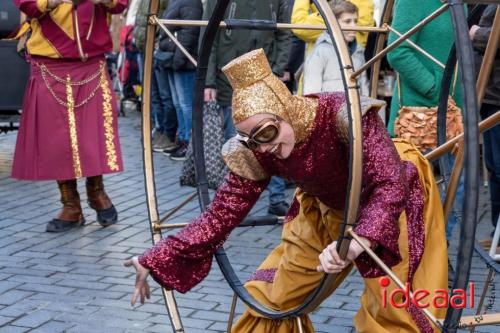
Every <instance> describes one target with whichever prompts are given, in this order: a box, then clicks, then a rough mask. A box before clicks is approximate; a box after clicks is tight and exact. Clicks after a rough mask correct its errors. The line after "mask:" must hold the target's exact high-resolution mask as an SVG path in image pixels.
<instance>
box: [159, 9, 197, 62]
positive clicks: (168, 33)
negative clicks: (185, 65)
mask: <svg viewBox="0 0 500 333" xmlns="http://www.w3.org/2000/svg"><path fill="white" fill-rule="evenodd" d="M150 20H151V21H153V22H154V23H156V24H158V25H159V26H160V28H162V29H163V31H165V33H166V34H167V36H168V38H170V39H171V40H172V42H174V44H175V45H176V46H177V47H178V48H179V50H181V52H182V53H184V55H185V56H186V58H188V59H189V61H191V63H192V64H193V65H194V67H197V66H198V63H197V62H196V60H194V58H193V57H192V56H191V54H189V52H188V51H187V50H186V49H185V48H184V46H182V44H181V43H180V42H179V41H178V40H177V38H175V36H174V34H173V33H171V32H170V30H168V28H167V27H166V26H165V25H164V24H163V23H162V22H160V20H159V19H158V16H156V15H153V16H151V17H150Z"/></svg>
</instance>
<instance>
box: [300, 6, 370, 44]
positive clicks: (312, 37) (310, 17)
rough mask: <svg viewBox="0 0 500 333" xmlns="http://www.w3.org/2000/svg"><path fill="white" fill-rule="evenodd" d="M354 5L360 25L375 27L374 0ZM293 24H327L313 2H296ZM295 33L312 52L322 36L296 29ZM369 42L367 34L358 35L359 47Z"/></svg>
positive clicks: (317, 32) (360, 33) (315, 31)
mask: <svg viewBox="0 0 500 333" xmlns="http://www.w3.org/2000/svg"><path fill="white" fill-rule="evenodd" d="M332 1H333V2H341V1H342V0H340V1H339V0H332ZM350 2H352V3H353V4H355V5H356V7H358V10H359V14H358V15H359V17H358V25H359V26H360V27H373V26H374V25H375V19H374V17H373V11H374V4H373V0H350ZM291 22H292V23H293V24H312V25H322V24H325V22H324V20H323V17H321V15H320V13H319V11H318V9H317V8H316V6H315V5H314V4H313V3H312V2H311V0H295V3H294V5H293V10H292V18H291ZM292 31H293V33H294V34H295V35H296V36H297V37H299V38H300V39H302V40H303V41H304V42H306V43H308V48H307V50H310V49H311V50H312V46H314V42H316V39H318V37H319V35H321V31H320V30H300V29H294V30H292ZM367 40H368V33H367V32H358V33H357V34H356V41H357V42H358V44H359V45H362V46H363V47H364V46H366V42H367ZM306 52H307V51H306Z"/></svg>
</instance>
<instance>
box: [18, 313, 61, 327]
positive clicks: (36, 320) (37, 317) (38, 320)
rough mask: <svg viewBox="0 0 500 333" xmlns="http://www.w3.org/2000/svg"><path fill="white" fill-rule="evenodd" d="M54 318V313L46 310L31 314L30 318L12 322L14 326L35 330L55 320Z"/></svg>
mask: <svg viewBox="0 0 500 333" xmlns="http://www.w3.org/2000/svg"><path fill="white" fill-rule="evenodd" d="M53 316H54V313H53V312H49V311H46V310H40V311H35V312H31V313H30V314H29V315H28V316H24V317H22V318H21V319H18V320H16V321H14V322H12V325H16V326H24V327H31V328H34V327H38V326H41V325H42V324H44V323H46V322H48V321H49V320H51V319H52V318H53Z"/></svg>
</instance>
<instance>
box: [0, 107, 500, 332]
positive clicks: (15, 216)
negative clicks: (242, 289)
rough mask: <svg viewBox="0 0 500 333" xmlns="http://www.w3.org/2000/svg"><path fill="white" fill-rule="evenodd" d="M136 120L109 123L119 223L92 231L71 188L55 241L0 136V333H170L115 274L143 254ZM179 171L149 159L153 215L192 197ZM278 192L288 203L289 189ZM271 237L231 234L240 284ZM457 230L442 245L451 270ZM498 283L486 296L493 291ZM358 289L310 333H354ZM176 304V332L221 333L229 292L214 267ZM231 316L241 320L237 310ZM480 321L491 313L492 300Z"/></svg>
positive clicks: (261, 232) (110, 187)
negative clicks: (155, 204)
mask: <svg viewBox="0 0 500 333" xmlns="http://www.w3.org/2000/svg"><path fill="white" fill-rule="evenodd" d="M139 120H140V119H139V114H138V113H137V112H135V111H129V112H128V113H127V116H126V117H121V118H119V121H120V135H121V142H122V149H123V156H124V163H125V172H123V173H120V174H114V175H110V176H105V185H106V189H107V192H108V194H109V195H110V197H111V198H112V200H113V202H114V204H115V206H116V207H117V209H118V211H119V222H118V223H117V224H116V225H113V226H111V227H108V228H102V227H101V226H100V225H99V224H98V223H97V222H96V220H95V219H96V217H95V213H94V211H93V210H91V209H90V208H89V207H88V205H87V203H86V195H85V191H84V183H83V182H82V181H80V183H79V189H80V194H81V197H82V205H83V209H84V212H85V218H86V221H87V223H86V225H85V226H84V227H82V228H79V229H77V230H73V231H70V232H67V233H64V234H51V233H46V232H45V225H46V223H47V222H48V221H49V220H50V219H52V218H53V217H55V215H56V214H57V212H58V210H59V208H60V203H59V194H58V189H57V186H56V183H55V182H53V181H50V182H25V181H16V180H14V179H12V178H10V172H11V165H12V155H13V151H14V145H15V140H16V134H17V132H9V133H8V134H0V333H3V332H9V333H17V332H33V333H35V332H37V333H38V332H47V333H57V332H106V333H114V332H117V333H118V332H130V333H132V332H164V333H170V332H172V331H173V330H172V328H171V327H170V321H169V318H168V316H167V314H166V308H165V305H164V301H163V297H162V294H161V291H160V289H159V288H158V286H157V284H156V283H154V282H153V281H152V280H151V279H150V282H151V283H152V286H153V287H154V289H153V292H152V297H151V299H150V300H149V301H148V302H147V303H146V304H145V305H142V306H141V305H140V306H136V307H135V308H132V307H131V305H130V297H131V294H132V291H133V285H134V276H135V274H134V272H133V270H132V269H128V268H125V267H123V265H122V262H123V260H124V259H127V258H130V257H132V256H134V255H138V254H141V253H142V252H143V251H144V250H145V249H146V248H147V247H149V246H151V237H150V231H149V222H148V216H147V207H146V200H145V198H146V197H145V190H144V176H143V162H142V151H141V149H142V148H141V143H140V138H141V133H140V128H139V126H138V124H139ZM42 149H43V147H42ZM181 166H182V163H181V162H173V161H171V160H170V159H169V158H167V157H165V156H163V155H162V154H155V172H156V188H157V193H158V200H159V211H160V216H163V215H165V213H166V211H167V210H168V209H170V208H172V207H175V206H176V205H178V204H179V203H180V202H182V201H183V200H184V199H185V198H186V196H187V195H189V194H190V193H192V192H193V191H194V190H193V189H192V188H181V187H180V186H179V177H178V176H179V173H180V169H181ZM288 191H289V193H288V194H289V195H291V191H292V190H288ZM487 202H488V192H487V188H483V187H481V201H480V216H481V220H480V224H479V229H478V235H477V238H478V239H481V238H483V237H484V236H486V235H487V234H488V232H489V231H490V222H489V220H490V217H489V212H487V210H488V207H487V205H488V204H487ZM267 203H268V201H267V194H265V196H263V198H261V200H260V201H259V203H258V204H257V206H256V207H255V208H254V211H253V212H254V213H258V214H259V215H262V214H265V213H266V210H267ZM198 212H199V209H198V203H197V200H194V201H192V202H191V203H190V204H188V205H187V206H186V207H184V208H183V209H181V210H180V211H179V212H178V213H177V214H176V215H175V217H174V218H173V219H172V222H188V221H189V219H191V218H193V217H194V216H196V215H197V214H198ZM280 229H281V228H280V227H279V226H273V227H258V228H238V229H236V230H235V231H234V232H233V233H232V235H231V237H230V239H229V240H228V242H227V243H226V249H227V250H228V255H229V257H230V258H231V260H232V262H233V264H234V266H235V268H236V269H237V271H238V274H239V276H240V279H242V280H245V279H246V278H248V277H249V275H250V274H251V273H252V272H253V271H254V269H255V268H256V267H257V265H258V264H259V263H260V262H261V260H263V259H264V258H265V256H266V255H267V254H268V253H269V252H270V251H271V249H272V248H273V247H274V246H276V245H277V244H278V242H279V238H280V232H281V230H280ZM456 229H458V228H456ZM457 231H458V230H455V237H454V241H453V242H452V246H451V254H452V255H451V258H452V260H453V261H455V260H456V246H457V240H458V232H457ZM486 274H487V269H486V265H485V264H484V262H483V261H482V260H480V259H479V257H477V255H476V256H475V259H474V262H473V268H472V274H471V281H474V282H475V283H476V306H477V303H478V302H477V301H478V300H479V296H480V295H481V290H482V287H483V283H484V280H485V278H486ZM498 280H500V278H498V277H497V282H496V283H495V288H496V290H500V283H499V282H498ZM363 288H364V286H363V282H362V279H361V277H360V276H359V274H358V273H357V272H354V273H352V274H351V276H350V277H349V278H348V279H347V280H346V281H345V282H344V283H343V284H342V285H341V287H340V288H339V289H338V290H337V291H336V292H335V294H334V295H333V296H332V297H330V298H329V299H328V300H327V301H326V302H325V303H324V304H323V305H322V306H321V307H320V308H319V309H318V310H317V311H315V312H314V313H313V314H312V320H313V322H314V323H315V327H316V329H317V331H318V332H325V333H326V332H329V333H330V332H334V333H344V332H345V333H349V332H355V330H354V328H353V323H352V319H353V317H354V315H355V314H356V311H357V309H358V307H359V296H360V295H361V293H362V291H363ZM176 297H177V303H178V305H179V308H180V313H181V316H182V321H183V324H184V326H185V331H186V333H201V332H225V330H226V327H227V319H228V312H229V308H230V304H231V300H232V291H231V290H230V288H229V287H228V285H227V283H226V282H225V280H224V279H223V277H222V274H221V273H220V271H219V269H218V267H217V265H216V264H215V262H214V265H213V269H212V271H211V273H210V275H209V276H208V278H207V279H206V280H205V281H204V282H203V283H201V284H200V285H198V286H197V287H195V288H194V289H193V290H192V291H191V292H189V293H187V294H184V295H182V294H178V293H176ZM486 303H488V299H487V300H486ZM237 310H238V314H241V313H242V311H243V305H242V303H241V302H239V303H238V307H237ZM490 312H500V301H499V300H497V301H496V303H495V305H494V308H493V309H492V310H491V311H490ZM465 313H467V314H471V313H472V312H471V311H470V310H467V311H465ZM476 332H500V326H489V327H478V328H477V329H476ZM402 333H403V332H402Z"/></svg>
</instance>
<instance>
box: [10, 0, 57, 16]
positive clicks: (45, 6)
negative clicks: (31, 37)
mask: <svg viewBox="0 0 500 333" xmlns="http://www.w3.org/2000/svg"><path fill="white" fill-rule="evenodd" d="M14 4H15V5H16V7H17V8H19V10H20V11H22V12H23V13H25V14H26V15H28V16H29V17H32V18H39V17H41V16H43V15H44V14H45V13H47V12H48V11H49V10H50V9H51V8H49V0H14Z"/></svg>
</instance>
